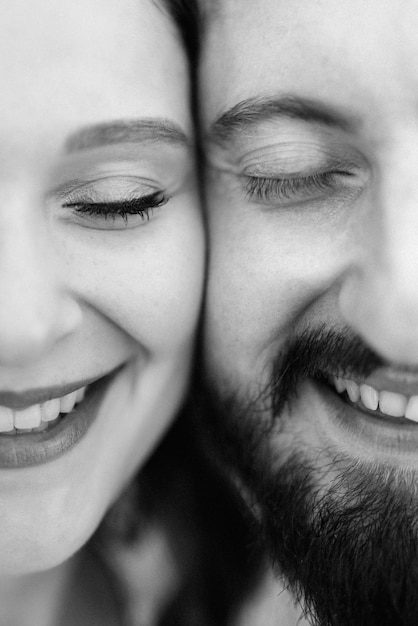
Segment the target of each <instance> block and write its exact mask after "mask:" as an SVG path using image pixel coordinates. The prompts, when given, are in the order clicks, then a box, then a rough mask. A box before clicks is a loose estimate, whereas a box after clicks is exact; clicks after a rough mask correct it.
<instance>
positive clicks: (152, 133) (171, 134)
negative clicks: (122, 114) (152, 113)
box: [64, 117, 191, 154]
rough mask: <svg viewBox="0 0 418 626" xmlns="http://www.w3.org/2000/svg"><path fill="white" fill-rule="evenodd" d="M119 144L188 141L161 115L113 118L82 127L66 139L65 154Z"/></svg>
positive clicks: (185, 144)
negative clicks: (126, 118)
mask: <svg viewBox="0 0 418 626" xmlns="http://www.w3.org/2000/svg"><path fill="white" fill-rule="evenodd" d="M119 143H157V144H158V143H162V144H166V145H167V144H168V145H177V146H179V147H186V148H188V147H190V145H191V141H190V140H189V138H188V137H187V135H186V134H185V133H184V131H183V130H182V129H181V128H180V126H178V125H177V124H175V123H174V122H172V121H170V120H167V119H164V118H151V117H145V118H141V119H129V120H115V121H111V122H102V123H99V124H94V125H92V126H85V127H84V128H81V129H79V130H77V131H76V132H74V133H72V134H71V135H70V136H69V137H68V138H67V140H66V142H65V145H64V149H65V152H66V153H67V154H70V153H72V152H78V151H80V150H89V149H93V148H99V147H102V146H109V145H114V144H119Z"/></svg>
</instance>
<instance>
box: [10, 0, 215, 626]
mask: <svg viewBox="0 0 418 626" xmlns="http://www.w3.org/2000/svg"><path fill="white" fill-rule="evenodd" d="M0 13H1V15H0V23H1V31H2V36H1V37H0V76H1V80H2V84H3V85H6V86H7V88H6V89H3V90H2V95H1V98H0V100H1V109H2V116H1V120H0V137H1V141H0V144H1V147H0V153H1V158H0V160H1V168H0V195H1V199H2V201H1V206H0V221H1V223H2V227H1V229H0V230H1V233H0V291H1V293H2V294H3V297H2V306H1V307H0V309H1V310H0V389H1V391H11V390H12V391H14V392H17V393H19V392H23V391H26V390H27V389H37V388H44V387H48V386H51V385H52V386H53V385H62V384H64V383H68V382H70V381H77V380H82V379H83V378H87V377H90V376H93V377H100V376H103V375H104V374H106V373H107V372H109V371H111V370H113V369H114V368H116V367H119V366H121V368H122V369H121V371H120V372H119V374H118V375H117V376H116V377H115V378H114V379H113V380H112V382H111V384H110V386H109V388H108V390H107V393H106V396H105V398H104V400H103V402H102V405H101V408H100V411H99V414H98V416H97V419H96V420H95V422H94V424H92V426H91V428H90V429H89V431H88V432H87V434H86V435H85V436H84V437H83V439H82V440H81V441H80V442H79V443H78V444H77V445H76V446H75V447H74V448H72V449H71V450H70V451H69V452H68V453H66V454H64V455H62V456H59V457H57V458H56V459H53V460H52V461H50V462H48V463H44V464H40V465H36V466H33V467H25V468H20V469H1V470H0V516H1V519H2V532H1V537H0V554H1V558H0V577H1V580H2V582H3V584H0V606H1V607H2V617H4V616H6V614H9V616H10V619H11V620H12V619H14V620H15V623H18V624H19V625H20V626H25V625H26V624H27V623H28V624H29V623H30V624H34V623H42V624H44V625H45V626H47V625H49V624H53V623H54V619H55V618H56V606H55V605H56V600H57V597H59V593H60V590H59V589H57V588H55V592H54V593H52V594H51V593H50V590H51V580H54V581H56V582H57V585H58V587H60V584H61V582H62V584H63V585H64V582H65V577H66V574H65V570H66V563H68V559H69V558H70V557H71V556H72V555H73V554H74V552H75V551H77V550H78V549H79V548H80V547H81V546H82V545H83V544H84V543H85V541H86V540H87V539H88V538H89V537H90V535H91V534H92V533H93V531H94V530H95V528H96V527H97V525H98V524H99V523H100V521H101V519H102V517H103V515H104V514H105V512H106V510H107V509H108V508H109V506H110V505H111V504H112V502H113V501H114V500H115V499H116V497H117V496H118V494H119V493H120V492H121V490H122V489H123V487H124V486H125V484H126V483H127V482H128V481H129V480H130V478H131V477H132V475H133V473H134V472H135V471H136V470H137V469H138V467H140V465H141V464H142V463H144V461H145V460H146V459H147V457H148V456H149V455H150V454H151V452H152V450H153V448H154V447H155V445H156V444H157V442H158V440H159V438H160V437H161V436H162V435H163V433H164V432H165V430H166V428H167V427H168V425H169V424H170V423H171V421H172V419H173V418H174V416H175V414H176V411H177V409H178V406H179V404H180V402H181V400H182V398H183V395H184V391H185V387H186V384H187V379H188V371H189V365H190V359H191V352H192V344H193V339H194V329H195V326H196V322H197V316H198V310H199V304H200V295H201V286H202V276H203V234H202V225H201V219H200V213H199V208H198V200H197V194H196V189H195V180H194V172H193V156H192V142H193V137H192V132H191V120H190V116H189V108H188V69H187V60H186V57H185V54H184V52H183V50H182V45H181V43H180V38H179V35H178V33H177V30H176V28H175V26H174V24H173V23H172V20H171V18H170V17H169V16H168V15H167V14H166V13H165V12H164V10H163V9H162V8H161V7H160V6H158V5H156V4H154V3H152V2H150V1H148V0H143V1H140V2H137V1H136V0H135V1H133V0H132V1H131V0H126V1H124V2H122V4H121V3H120V2H119V1H118V2H116V1H113V0H108V1H106V2H97V1H95V0H88V1H87V2H79V3H76V4H74V2H64V3H59V5H58V4H56V3H53V2H49V1H45V0H44V1H41V0H40V1H39V2H34V3H30V5H28V4H27V3H8V5H7V7H6V6H3V7H2V8H1V9H0ZM150 120H152V121H151V122H150ZM121 121H122V122H123V129H122V130H123V132H122V136H121V138H120V139H119V140H118V139H117V138H115V136H116V134H117V133H115V132H114V131H112V129H110V131H109V130H108V131H106V130H105V131H103V128H105V129H106V128H107V129H108V128H109V125H110V127H111V126H112V124H114V123H115V122H118V123H119V122H121ZM144 123H145V127H146V128H145V131H144ZM98 128H99V131H97V129H98ZM167 128H168V129H169V130H168V131H167ZM91 129H93V131H92V130H91ZM161 129H162V130H161ZM119 130H120V129H119ZM95 133H96V135H95ZM112 133H113V134H112ZM92 137H93V138H94V137H95V139H94V141H93V143H91V142H92ZM70 138H71V139H70ZM86 138H87V144H86V143H85V142H84V144H83V141H84V140H85V139H86ZM77 141H78V144H77ZM89 141H90V144H89ZM93 144H94V145H93ZM74 181H76V182H75V184H74ZM70 183H71V185H72V187H71V192H70V191H69V190H68V185H69V184H70ZM157 191H162V192H164V193H165V194H166V199H165V200H164V202H162V203H161V206H159V207H157V208H155V210H154V211H153V212H152V213H151V214H150V216H149V221H148V220H147V219H143V218H142V217H140V216H138V215H128V218H127V221H124V220H123V219H122V218H121V217H117V218H116V219H115V221H113V218H112V217H109V218H108V219H107V220H105V219H104V218H103V217H101V218H100V217H98V216H95V215H79V214H76V212H74V211H72V210H71V208H68V207H65V206H64V204H65V202H64V201H63V200H62V198H64V199H65V198H66V199H67V204H69V203H70V201H71V198H70V196H68V194H70V193H71V194H76V195H77V194H78V196H79V197H78V198H75V200H74V199H73V200H72V201H73V202H80V199H81V198H80V196H82V195H83V194H85V193H87V192H88V194H90V196H92V195H93V198H94V199H96V201H97V199H99V200H101V201H121V200H125V199H126V198H127V197H131V195H132V193H134V192H135V194H136V195H139V196H144V195H147V194H148V195H149V194H151V193H155V192H157ZM62 194H64V195H62ZM65 194H67V196H66V195H65ZM5 294H7V296H5ZM51 568H54V569H51ZM57 568H58V569H57ZM32 583H33V584H32ZM23 588H24V589H26V593H25V599H26V601H25V602H22V601H21V592H22V589H23ZM6 600H7V601H6ZM18 600H19V601H18ZM38 611H43V612H42V613H41V612H39V613H38ZM37 617H38V618H39V619H37Z"/></svg>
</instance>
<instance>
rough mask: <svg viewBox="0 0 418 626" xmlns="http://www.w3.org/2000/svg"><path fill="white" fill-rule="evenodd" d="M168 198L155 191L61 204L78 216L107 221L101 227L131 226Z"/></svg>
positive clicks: (148, 215)
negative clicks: (116, 198)
mask: <svg viewBox="0 0 418 626" xmlns="http://www.w3.org/2000/svg"><path fill="white" fill-rule="evenodd" d="M168 200H169V197H168V196H166V195H165V194H164V192H162V191H155V192H154V193H151V194H148V195H145V196H141V197H134V198H129V199H126V200H117V201H115V200H112V201H102V202H97V201H92V200H89V199H85V200H83V201H79V202H67V203H64V204H63V205H62V206H63V207H65V208H70V209H73V210H74V212H75V213H76V214H78V215H80V216H84V217H87V218H90V221H99V220H100V221H104V222H105V223H106V222H108V225H107V226H106V225H105V226H102V228H103V227H104V228H106V227H108V228H118V227H119V228H126V227H131V228H132V227H133V226H134V225H139V224H140V223H141V222H147V221H149V220H150V217H151V215H152V212H153V211H154V210H155V209H157V208H159V207H161V206H163V205H164V204H166V203H167V202H168ZM132 222H133V223H132Z"/></svg>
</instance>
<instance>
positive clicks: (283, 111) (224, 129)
mask: <svg viewBox="0 0 418 626" xmlns="http://www.w3.org/2000/svg"><path fill="white" fill-rule="evenodd" d="M280 118H291V119H296V120H301V121H304V122H312V123H316V124H322V125H324V126H328V127H331V128H337V129H340V130H343V131H349V132H350V131H353V130H354V129H355V128H357V127H358V125H359V122H358V120H356V119H355V118H354V117H352V116H349V115H345V114H342V113H340V112H339V111H337V110H336V109H334V108H332V107H330V106H328V105H326V104H324V103H322V102H319V101H316V100H310V99H307V98H298V97H293V96H284V97H280V98H249V99H247V100H242V101H241V102H238V104H236V105H234V106H233V107H232V108H231V109H229V110H228V111H226V113H223V114H222V115H221V116H220V117H219V118H218V119H217V120H215V122H214V123H213V124H212V126H211V127H210V129H209V132H208V133H207V136H206V139H207V140H208V141H209V142H213V143H217V144H221V145H223V144H225V143H226V142H230V141H232V140H233V139H235V138H236V137H237V136H239V135H240V134H241V133H242V131H244V130H248V129H250V128H251V127H253V126H255V125H257V124H260V123H261V122H268V121H271V120H274V119H280Z"/></svg>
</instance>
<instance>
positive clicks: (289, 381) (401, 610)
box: [206, 328, 418, 626]
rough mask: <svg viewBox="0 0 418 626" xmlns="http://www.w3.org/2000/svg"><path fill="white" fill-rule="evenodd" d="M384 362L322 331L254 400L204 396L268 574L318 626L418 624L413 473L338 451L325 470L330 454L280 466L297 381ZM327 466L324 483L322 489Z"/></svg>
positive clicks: (215, 446) (281, 361)
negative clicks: (269, 566) (253, 517)
mask: <svg viewBox="0 0 418 626" xmlns="http://www.w3.org/2000/svg"><path fill="white" fill-rule="evenodd" d="M382 364H383V363H382V361H381V360H380V359H379V357H377V356H376V355H375V354H373V353H372V352H371V351H370V350H369V349H368V348H367V347H365V346H364V344H362V342H361V341H360V340H359V339H357V338H353V337H352V336H349V335H343V334H342V333H340V332H333V331H331V332H330V331H328V332H327V331H325V330H324V329H323V328H322V329H319V330H316V331H311V332H308V331H307V332H305V333H304V334H303V335H301V336H299V337H297V338H295V339H294V340H292V341H291V342H289V344H288V345H287V346H286V349H285V350H283V352H282V354H281V355H279V357H278V358H277V360H276V362H275V364H274V367H273V373H272V380H271V384H270V385H269V387H268V389H267V390H265V393H264V394H260V396H259V397H258V398H256V399H254V400H253V401H252V402H248V400H247V401H244V400H243V399H240V398H239V394H231V396H230V397H229V398H228V399H226V398H225V397H224V398H219V397H216V395H214V394H213V389H211V390H210V391H209V392H208V393H209V398H208V397H207V398H206V401H207V402H208V401H209V400H210V401H211V402H212V408H213V410H212V411H210V414H208V413H207V414H208V419H207V422H206V427H207V428H208V427H209V428H210V433H211V438H212V450H213V453H214V454H217V453H218V455H219V453H220V456H221V459H220V461H221V464H222V465H223V467H224V468H226V471H227V473H229V474H230V475H232V476H234V477H235V479H237V480H238V483H241V484H242V485H244V488H245V491H246V493H247V501H248V494H249V495H250V499H253V500H254V501H255V503H256V506H257V510H258V514H257V517H258V521H259V524H260V527H261V528H260V530H261V532H260V536H262V538H263V542H264V545H265V546H267V549H268V552H269V555H270V556H271V559H272V563H273V566H274V568H275V570H276V571H277V573H278V575H279V576H282V577H284V580H285V581H286V583H287V585H288V586H289V588H290V590H291V591H292V593H293V594H294V596H295V598H296V600H297V601H299V602H300V604H301V606H302V608H303V611H304V612H305V614H306V615H307V616H308V617H309V619H310V620H311V622H312V624H315V625H318V626H319V625H320V626H397V625H399V626H401V625H402V626H416V624H417V623H418V553H417V552H418V528H417V521H418V509H417V504H418V489H417V487H416V484H415V483H416V476H415V475H414V474H413V473H408V472H406V471H402V470H400V469H398V470H395V469H392V468H390V467H386V466H383V465H380V466H378V465H376V466H375V467H374V468H373V469H371V468H370V466H368V467H363V466H362V465H361V464H359V463H355V462H354V461H353V460H352V459H348V458H343V457H342V455H341V454H337V453H336V454H335V457H333V459H332V467H331V463H330V453H331V456H332V451H330V450H327V451H323V452H324V455H323V458H322V457H321V453H320V452H318V451H316V453H315V455H312V456H311V458H309V456H308V455H307V454H306V452H304V451H300V450H296V449H295V450H293V451H292V452H291V454H290V455H289V454H286V457H285V458H283V461H282V462H281V459H280V454H281V451H280V433H281V428H283V430H284V428H285V427H284V426H282V424H281V416H282V412H283V409H284V408H285V407H289V405H290V406H291V403H292V398H293V397H294V396H295V395H297V390H298V386H299V384H300V382H301V381H302V380H303V379H304V378H306V377H308V376H309V377H315V378H319V379H322V380H327V377H328V376H329V375H330V374H331V373H334V374H337V373H339V374H342V373H345V374H346V375H347V376H348V375H349V374H352V375H363V376H364V375H367V374H369V373H371V372H372V371H373V370H374V369H375V368H376V367H378V366H380V365H382ZM207 406H208V405H207ZM290 419H291V417H290ZM273 432H274V436H275V440H276V447H275V448H273V446H272V445H271V439H272V433H273ZM322 460H323V462H324V464H322ZM325 464H327V465H328V467H329V468H330V470H332V479H331V478H330V481H329V482H328V483H327V487H326V488H325V489H324V488H321V487H320V481H319V475H321V477H322V478H323V477H324V474H326V473H327V469H326V466H325ZM330 476H331V473H330ZM278 626H279V625H278Z"/></svg>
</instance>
